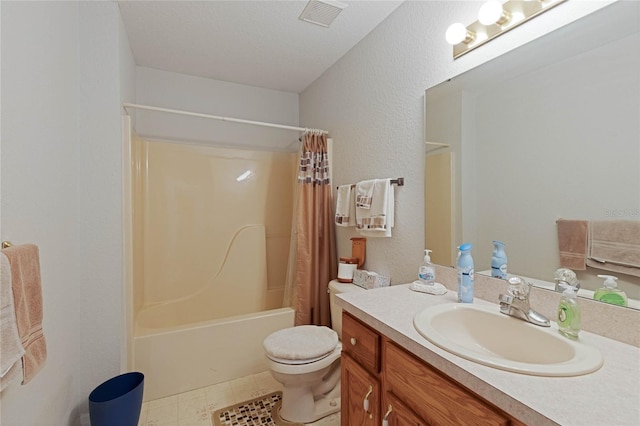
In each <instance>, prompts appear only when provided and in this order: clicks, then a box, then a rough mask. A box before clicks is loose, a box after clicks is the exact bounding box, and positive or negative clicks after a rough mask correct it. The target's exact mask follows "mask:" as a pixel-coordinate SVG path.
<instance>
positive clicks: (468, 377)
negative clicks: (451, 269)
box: [337, 285, 640, 425]
mask: <svg viewBox="0 0 640 426" xmlns="http://www.w3.org/2000/svg"><path fill="white" fill-rule="evenodd" d="M337 299H338V300H337V302H338V305H340V306H341V307H342V308H343V310H344V313H343V334H342V344H343V356H342V412H341V419H342V420H341V421H342V424H343V425H354V424H359V425H364V424H371V425H381V424H383V420H385V419H386V420H387V421H388V424H390V425H398V424H415V425H422V424H498V425H509V424H511V425H523V424H535V425H553V424H590V425H597V424H600V425H610V424H616V425H623V424H640V408H639V407H638V403H637V401H638V400H640V349H638V348H637V347H635V346H632V345H628V344H625V343H622V342H619V341H616V340H612V339H608V338H605V337H602V336H599V335H596V334H593V333H589V332H585V331H582V332H581V334H580V340H581V341H582V342H584V343H585V344H588V345H590V346H593V347H595V348H597V349H598V350H599V351H600V352H601V353H602V355H603V357H604V364H603V366H602V367H601V368H600V369H598V370H597V371H595V372H593V373H591V374H586V375H581V376H574V377H541V376H532V375H526V374H520V373H514V372H509V371H503V370H500V369H496V368H491V367H488V366H484V365H481V364H478V363H475V362H473V361H469V360H467V359H464V358H461V357H459V356H457V355H454V354H452V353H450V352H448V351H445V350H443V349H441V348H440V347H438V346H435V345H433V344H432V343H431V342H429V341H428V340H426V339H425V338H423V337H422V336H421V335H420V334H419V333H418V332H417V331H416V329H415V328H414V325H413V318H414V316H415V315H416V314H417V313H418V312H420V311H422V310H423V309H425V308H427V307H429V306H436V305H439V304H443V303H452V302H455V301H456V293H455V292H453V291H449V292H448V293H447V294H445V295H443V296H433V295H428V294H424V293H416V292H413V291H411V290H409V288H408V285H396V286H391V287H386V288H381V289H376V290H370V291H366V292H358V293H357V294H354V293H349V294H343V295H339V296H338V298H337ZM474 303H475V304H483V305H487V306H492V305H493V306H495V309H498V305H497V304H492V303H490V302H487V301H484V300H481V299H476V300H475V302H474ZM505 338H506V339H509V341H512V342H513V344H517V336H515V337H514V336H505ZM605 401H606V404H605Z"/></svg>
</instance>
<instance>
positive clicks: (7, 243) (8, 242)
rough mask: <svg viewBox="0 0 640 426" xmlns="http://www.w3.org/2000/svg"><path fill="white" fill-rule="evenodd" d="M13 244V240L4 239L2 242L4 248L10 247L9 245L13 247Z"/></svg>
mask: <svg viewBox="0 0 640 426" xmlns="http://www.w3.org/2000/svg"><path fill="white" fill-rule="evenodd" d="M12 245H13V244H11V241H3V242H2V248H3V249H6V248H9V247H11V246H12Z"/></svg>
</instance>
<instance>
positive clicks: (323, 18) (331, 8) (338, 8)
mask: <svg viewBox="0 0 640 426" xmlns="http://www.w3.org/2000/svg"><path fill="white" fill-rule="evenodd" d="M345 7H347V4H346V3H342V2H339V1H335V0H309V3H307V5H306V6H305V8H304V10H303V11H302V13H301V14H300V18H299V19H301V20H302V21H306V22H311V23H312V24H316V25H320V26H323V27H328V26H329V25H331V23H332V22H333V20H334V19H336V17H337V16H338V15H339V14H340V12H342V9H344V8H345Z"/></svg>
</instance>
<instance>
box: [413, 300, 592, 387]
mask: <svg viewBox="0 0 640 426" xmlns="http://www.w3.org/2000/svg"><path fill="white" fill-rule="evenodd" d="M413 325H414V327H415V328H416V330H418V332H419V333H420V334H421V335H422V336H424V337H425V338H426V339H427V340H429V341H430V342H432V343H433V344H435V345H437V346H439V347H441V348H442V349H444V350H446V351H449V352H451V353H454V354H456V355H458V356H461V357H463V358H466V359H468V360H471V361H475V362H478V363H480V364H484V365H488V366H489V367H494V368H499V369H501V370H507V371H513V372H517V373H523V374H530V375H535V376H579V375H582V374H588V373H591V372H593V371H596V370H597V369H598V368H600V367H601V366H602V362H603V359H602V354H601V353H600V351H599V350H598V349H596V348H594V347H591V346H588V345H586V344H584V343H581V342H580V341H579V340H578V341H572V340H569V339H567V338H566V337H563V336H562V335H560V334H559V333H558V326H557V324H556V323H555V322H552V323H551V327H540V326H537V325H533V324H530V323H528V322H526V321H522V320H520V319H517V318H513V317H510V316H507V315H504V314H501V313H500V312H499V308H498V306H497V305H496V306H489V305H486V306H485V305H467V304H459V303H447V304H443V305H438V306H433V307H429V308H427V309H425V310H423V311H421V312H419V313H418V314H417V315H416V316H415V317H414V319H413Z"/></svg>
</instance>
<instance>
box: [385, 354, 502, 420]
mask: <svg viewBox="0 0 640 426" xmlns="http://www.w3.org/2000/svg"><path fill="white" fill-rule="evenodd" d="M383 358H384V362H383V375H384V379H385V392H387V391H391V392H393V393H394V394H395V395H397V396H398V398H401V399H402V402H403V403H404V404H405V405H407V406H409V407H411V409H412V410H413V411H414V412H415V413H417V414H418V415H419V416H420V417H421V418H423V419H424V420H425V421H427V423H429V424H434V425H448V424H461V425H486V426H489V425H492V426H507V425H509V424H511V419H510V418H509V416H507V415H506V414H505V413H503V412H502V411H500V410H498V409H496V408H494V407H492V406H491V405H490V404H488V403H487V402H485V401H483V400H481V399H480V398H478V397H477V396H475V395H474V394H472V393H470V392H469V391H468V390H466V389H465V388H463V387H462V386H460V385H459V384H457V383H455V382H453V381H452V380H451V379H449V378H447V377H446V376H444V375H443V374H442V373H440V372H439V371H438V370H436V369H434V368H433V367H431V366H429V365H427V364H425V363H424V362H423V361H421V360H419V359H418V358H416V357H415V356H413V355H411V354H410V353H408V352H407V351H405V350H404V349H402V348H400V347H399V346H396V345H395V344H393V343H391V342H388V341H387V342H385V345H384V350H383Z"/></svg>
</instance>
